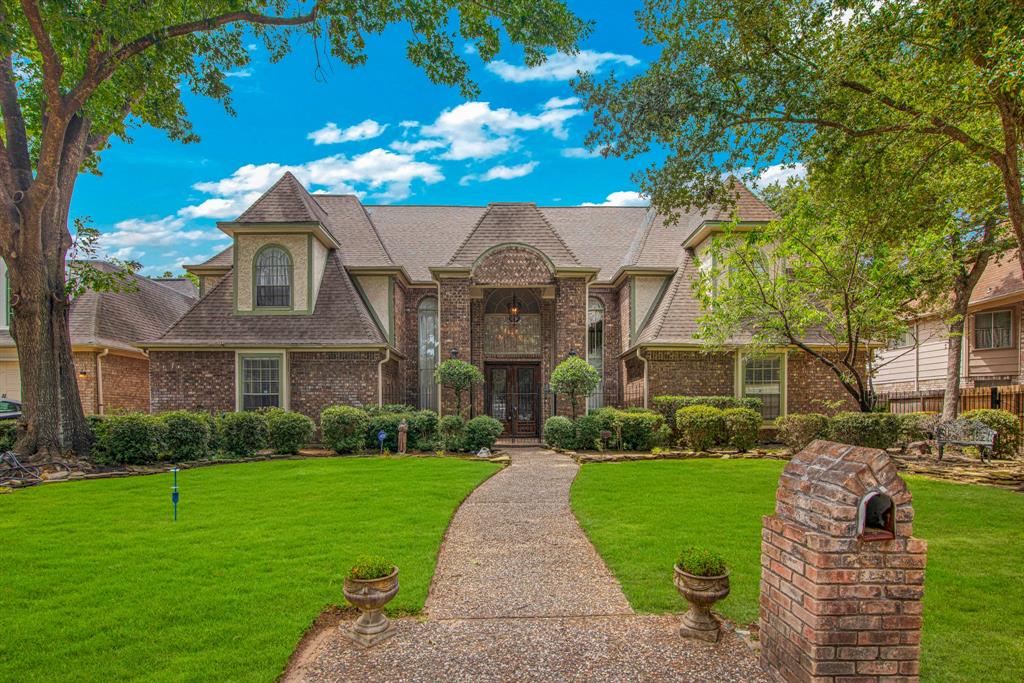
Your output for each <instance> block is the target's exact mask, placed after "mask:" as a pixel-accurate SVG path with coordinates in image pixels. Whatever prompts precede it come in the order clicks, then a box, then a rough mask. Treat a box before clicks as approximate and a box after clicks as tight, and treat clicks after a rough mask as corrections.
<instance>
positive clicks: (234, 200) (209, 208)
mask: <svg viewBox="0 0 1024 683" xmlns="http://www.w3.org/2000/svg"><path fill="white" fill-rule="evenodd" d="M259 198H260V193H259V192H245V193H243V194H239V195H235V196H234V197H213V198H211V199H207V200H205V201H203V202H201V203H199V204H195V205H193V206H185V207H182V208H181V209H178V215H179V216H184V217H185V218H234V217H235V216H237V215H238V214H240V213H242V212H243V211H245V210H246V209H247V208H249V206H250V205H251V204H252V203H253V202H255V201H256V200H257V199H259Z"/></svg>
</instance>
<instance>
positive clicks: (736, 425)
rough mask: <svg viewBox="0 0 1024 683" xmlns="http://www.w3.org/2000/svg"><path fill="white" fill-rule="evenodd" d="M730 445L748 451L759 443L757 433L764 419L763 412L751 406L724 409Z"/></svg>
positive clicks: (726, 431)
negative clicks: (752, 408)
mask: <svg viewBox="0 0 1024 683" xmlns="http://www.w3.org/2000/svg"><path fill="white" fill-rule="evenodd" d="M722 418H723V419H724V421H725V433H726V438H727V439H728V441H729V445H730V446H732V447H733V448H735V449H736V450H737V451H739V452H740V453H746V452H747V451H749V450H750V449H751V448H753V447H754V446H756V445H757V434H758V432H759V431H760V430H761V425H762V424H763V423H764V420H763V419H762V417H761V413H759V412H757V411H756V410H751V409H750V408H727V409H726V410H723V411H722Z"/></svg>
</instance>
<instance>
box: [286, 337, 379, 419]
mask: <svg viewBox="0 0 1024 683" xmlns="http://www.w3.org/2000/svg"><path fill="white" fill-rule="evenodd" d="M383 358H384V354H383V353H381V352H378V351H345V352H339V351H292V352H290V353H289V354H288V376H289V389H290V391H291V400H290V405H291V409H292V410H295V411H297V412H300V413H302V414H304V415H308V416H309V417H311V418H312V419H313V420H314V421H316V422H319V421H320V411H322V410H323V409H324V408H326V407H327V406H333V405H364V406H374V405H377V364H378V363H379V362H380V361H381V360H382V359H383ZM394 372H396V365H395V364H394V363H393V362H392V363H391V364H390V367H389V373H391V374H392V375H393V373H394Z"/></svg>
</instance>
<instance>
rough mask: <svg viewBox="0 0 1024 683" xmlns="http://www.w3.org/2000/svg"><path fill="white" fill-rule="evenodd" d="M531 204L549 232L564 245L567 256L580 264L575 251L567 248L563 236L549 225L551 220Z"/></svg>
mask: <svg viewBox="0 0 1024 683" xmlns="http://www.w3.org/2000/svg"><path fill="white" fill-rule="evenodd" d="M532 206H533V210H534V211H536V212H537V213H538V214H540V217H541V220H543V221H544V225H546V226H548V229H549V230H551V234H553V235H554V236H555V237H556V238H557V239H558V241H559V242H561V243H562V246H563V247H565V250H566V251H567V252H568V253H569V256H571V257H572V260H573V261H575V262H576V265H577V266H578V265H581V264H580V259H579V257H578V256H576V252H574V251H573V250H572V249H570V248H569V245H568V244H567V243H566V241H565V238H564V237H562V234H561V233H560V232H558V230H556V229H555V226H553V225H551V221H549V220H548V217H547V216H545V215H544V212H543V211H541V210H540V208H539V207H538V206H537V205H536V204H533V205H532Z"/></svg>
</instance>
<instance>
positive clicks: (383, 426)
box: [365, 412, 410, 452]
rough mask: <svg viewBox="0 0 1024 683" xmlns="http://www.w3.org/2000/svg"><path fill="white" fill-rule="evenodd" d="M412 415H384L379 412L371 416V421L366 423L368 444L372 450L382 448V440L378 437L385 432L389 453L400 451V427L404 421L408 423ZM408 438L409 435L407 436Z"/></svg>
mask: <svg viewBox="0 0 1024 683" xmlns="http://www.w3.org/2000/svg"><path fill="white" fill-rule="evenodd" d="M409 416H410V413H383V412H378V413H374V414H371V415H370V416H369V419H368V420H367V421H366V436H365V439H366V443H367V444H368V446H367V447H368V448H370V450H374V451H376V450H379V449H380V447H381V443H380V440H379V439H378V438H377V435H378V434H379V433H380V432H384V433H385V435H386V437H385V439H384V448H385V449H386V450H389V451H392V452H394V451H397V450H398V425H399V424H401V422H402V420H405V421H406V422H407V423H408V421H409V420H408V418H409ZM406 438H408V435H407V436H406Z"/></svg>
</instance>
